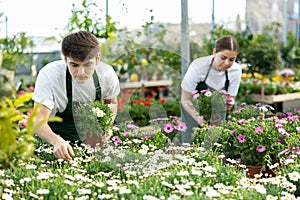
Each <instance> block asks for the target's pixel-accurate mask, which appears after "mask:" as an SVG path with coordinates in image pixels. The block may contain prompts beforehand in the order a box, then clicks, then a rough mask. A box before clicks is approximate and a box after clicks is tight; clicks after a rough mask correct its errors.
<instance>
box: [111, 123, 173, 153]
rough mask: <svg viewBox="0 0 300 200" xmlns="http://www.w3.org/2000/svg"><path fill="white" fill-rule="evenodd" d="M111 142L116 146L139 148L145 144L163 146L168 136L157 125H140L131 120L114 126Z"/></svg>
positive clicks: (131, 148)
mask: <svg viewBox="0 0 300 200" xmlns="http://www.w3.org/2000/svg"><path fill="white" fill-rule="evenodd" d="M112 130H113V135H112V137H111V139H110V140H111V142H112V143H113V146H115V147H116V148H123V147H125V148H127V149H130V150H131V151H133V152H134V151H136V150H138V149H139V148H140V147H141V146H143V145H150V146H153V147H154V146H155V148H162V147H164V146H166V144H167V141H168V137H167V136H165V135H164V134H163V133H162V132H161V131H160V130H159V129H158V128H157V127H150V126H149V127H138V126H136V125H135V124H133V122H131V121H125V122H121V123H118V124H116V125H114V126H113V127H112Z"/></svg>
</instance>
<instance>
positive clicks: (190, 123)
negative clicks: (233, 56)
mask: <svg viewBox="0 0 300 200" xmlns="http://www.w3.org/2000/svg"><path fill="white" fill-rule="evenodd" d="M213 61H214V60H213V59H212V61H211V63H210V65H209V68H208V71H207V73H206V76H205V78H204V80H203V81H200V82H199V83H198V84H197V86H196V88H195V89H196V90H198V92H199V93H200V92H201V90H207V89H209V90H214V89H213V88H211V87H209V86H208V85H207V84H206V79H207V77H208V74H209V72H210V70H211V68H212V63H213ZM225 76H226V80H225V85H224V88H223V89H225V90H226V91H227V90H228V87H229V79H228V72H227V70H226V71H225ZM225 112H226V110H225ZM225 115H226V113H225ZM181 118H182V121H183V122H185V123H186V125H187V129H186V131H185V133H184V134H182V143H191V142H192V135H191V134H192V132H193V128H194V127H198V126H199V125H198V123H197V122H196V121H195V120H194V118H193V117H191V116H190V114H188V113H187V112H186V111H185V110H184V108H183V107H182V106H181Z"/></svg>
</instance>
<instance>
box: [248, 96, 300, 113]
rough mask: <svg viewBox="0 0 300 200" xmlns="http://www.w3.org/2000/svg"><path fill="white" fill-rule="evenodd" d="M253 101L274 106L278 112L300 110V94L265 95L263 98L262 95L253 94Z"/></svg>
mask: <svg viewBox="0 0 300 200" xmlns="http://www.w3.org/2000/svg"><path fill="white" fill-rule="evenodd" d="M252 99H253V101H254V102H259V103H264V104H269V105H274V106H275V109H276V110H277V111H278V112H282V111H286V110H288V109H293V108H300V92H294V93H288V94H277V95H264V97H263V98H262V96H261V95H260V94H252Z"/></svg>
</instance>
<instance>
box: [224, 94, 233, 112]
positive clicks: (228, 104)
mask: <svg viewBox="0 0 300 200" xmlns="http://www.w3.org/2000/svg"><path fill="white" fill-rule="evenodd" d="M234 99H235V97H233V96H226V99H225V100H226V109H227V110H231V109H232V108H233V106H234Z"/></svg>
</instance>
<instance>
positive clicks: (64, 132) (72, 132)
mask: <svg viewBox="0 0 300 200" xmlns="http://www.w3.org/2000/svg"><path fill="white" fill-rule="evenodd" d="M66 71H67V72H66V89H67V97H68V104H67V107H66V109H65V110H64V111H63V112H61V113H60V112H58V113H57V114H56V116H58V117H61V118H62V119H63V121H62V122H49V123H48V124H49V126H50V127H51V129H52V131H53V132H54V133H56V134H57V135H59V136H61V137H62V138H63V139H64V140H67V141H70V142H75V141H80V137H79V134H78V131H77V129H76V125H75V122H74V116H73V110H74V105H76V104H78V102H75V101H74V102H73V100H72V77H71V74H70V72H69V69H68V67H67V70H66ZM93 79H94V84H95V88H96V100H98V101H100V100H101V86H100V84H99V79H98V76H97V73H96V71H95V72H94V74H93Z"/></svg>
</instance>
